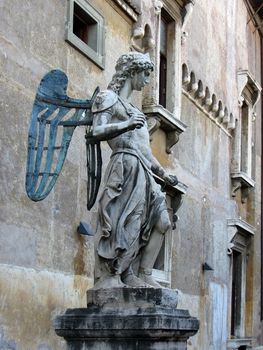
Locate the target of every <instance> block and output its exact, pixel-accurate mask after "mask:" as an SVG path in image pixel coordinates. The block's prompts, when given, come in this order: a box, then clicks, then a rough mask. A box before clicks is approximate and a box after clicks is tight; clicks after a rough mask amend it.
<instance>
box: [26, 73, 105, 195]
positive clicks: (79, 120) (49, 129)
mask: <svg viewBox="0 0 263 350" xmlns="http://www.w3.org/2000/svg"><path fill="white" fill-rule="evenodd" d="M67 86H68V78H67V76H66V74H65V73H64V72H62V71H61V70H53V71H50V72H49V73H47V74H46V75H45V76H44V77H43V79H42V80H41V82H40V85H39V87H38V90H37V94H36V97H35V101H34V105H33V110H32V114H31V123H30V128H29V135H28V155H27V172H26V191H27V195H28V197H29V198H30V199H32V200H33V201H40V200H43V199H44V198H46V196H47V195H48V194H49V193H50V191H51V190H52V188H53V187H54V185H55V183H56V180H57V178H58V176H59V174H60V172H61V169H62V166H63V163H64V161H65V158H66V155H67V150H68V147H69V144H70V141H71V138H72V135H73V132H74V130H75V127H76V126H78V125H86V126H88V125H92V113H91V105H92V103H93V100H94V98H95V97H96V95H97V93H98V91H99V90H98V88H97V89H96V91H95V93H94V95H93V97H92V99H91V100H78V99H73V98H70V97H68V96H67V94H66V91H67Z"/></svg>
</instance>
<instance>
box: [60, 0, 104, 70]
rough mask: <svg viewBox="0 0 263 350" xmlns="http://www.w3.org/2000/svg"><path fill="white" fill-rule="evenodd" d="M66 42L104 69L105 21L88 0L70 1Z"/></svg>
mask: <svg viewBox="0 0 263 350" xmlns="http://www.w3.org/2000/svg"><path fill="white" fill-rule="evenodd" d="M66 41H68V42H69V43H70V44H71V45H72V46H74V47H75V48H76V49H78V50H79V51H80V52H82V53H83V54H84V55H85V56H87V57H88V58H89V59H91V60H92V61H93V62H94V63H95V64H96V65H98V66H99V67H100V68H104V65H105V57H104V19H103V17H102V16H101V15H100V14H99V13H98V12H97V11H96V10H95V9H94V8H93V7H91V6H90V5H89V3H88V2H87V1H86V0H69V5H68V25H67V30H66Z"/></svg>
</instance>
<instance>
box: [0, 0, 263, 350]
mask: <svg viewBox="0 0 263 350" xmlns="http://www.w3.org/2000/svg"><path fill="white" fill-rule="evenodd" d="M150 2H151V1H150V0H149V1H144V3H147V4H148V3H150ZM89 3H90V4H91V5H92V6H94V7H95V8H96V9H97V10H98V11H99V12H100V13H101V14H102V15H103V16H104V18H105V53H106V55H105V57H106V61H105V70H102V69H100V68H99V67H97V66H96V65H95V64H94V63H92V62H91V61H90V60H89V59H87V58H86V57H85V56H84V55H82V54H81V53H80V52H78V51H77V50H76V49H74V48H73V47H71V46H70V45H69V44H68V43H66V42H65V39H64V38H65V26H66V22H67V2H66V1H59V0H52V1H51V0H45V1H44V0H38V1H33V0H27V1H23V2H21V1H15V0H11V1H7V0H3V1H1V3H0V18H1V19H0V96H1V97H0V111H1V112H0V115H1V118H0V135H1V136H0V142H1V150H2V152H1V157H0V160H1V191H0V203H1V204H0V205H1V210H0V216H1V224H0V310H1V311H0V349H15V350H17V349H19V350H21V349H22V350H29V349H30V350H31V349H38V350H48V349H52V350H54V349H65V342H64V341H63V340H61V339H60V338H59V337H57V336H56V335H55V333H54V330H53V327H52V320H53V318H54V317H55V316H56V315H58V314H60V313H62V312H63V311H64V310H65V309H67V308H71V307H84V306H85V300H86V296H85V293H86V290H87V289H88V288H90V287H91V286H92V285H93V268H94V253H93V238H92V237H89V238H86V239H84V238H83V237H80V236H79V235H78V234H77V227H78V225H79V222H80V221H81V220H82V221H86V222H90V223H91V224H92V226H93V229H94V230H95V226H96V220H95V217H96V205H95V207H94V208H93V209H92V211H91V212H88V211H87V210H86V185H87V184H86V158H85V157H86V155H85V137H84V136H85V131H84V128H79V129H77V130H76V131H75V133H74V136H73V139H72V142H71V145H70V148H69V151H68V156H67V159H66V161H65V164H64V167H63V171H62V173H61V175H60V178H59V180H58V181H57V184H56V186H55V189H54V190H53V191H52V192H51V193H50V195H49V196H48V197H47V199H45V200H44V201H43V202H39V203H33V202H32V201H30V200H29V199H28V198H27V196H26V194H25V186H24V183H25V168H26V157H27V153H26V152H27V132H28V126H29V120H30V113H31V109H32V104H33V100H34V95H35V91H36V89H37V86H38V83H39V81H40V79H41V78H42V76H43V75H44V74H45V73H46V72H48V71H49V70H51V69H55V68H61V69H63V70H64V71H65V72H66V74H67V75H68V78H69V88H68V94H69V95H70V96H72V97H75V98H89V97H91V95H92V94H93V91H94V89H95V88H96V86H98V85H99V86H100V87H101V89H104V88H106V86H107V83H108V82H109V81H110V79H111V76H112V74H113V71H114V64H115V61H116V59H117V58H118V57H119V55H120V54H122V53H125V52H127V51H129V49H130V44H131V40H130V39H131V34H132V27H133V22H132V20H131V19H130V18H129V17H128V16H127V15H126V14H125V13H124V12H123V11H121V10H120V8H119V7H118V6H117V5H116V3H115V2H114V1H110V0H107V1H103V0H92V1H91V0H89ZM164 3H165V4H166V7H167V6H168V7H169V6H170V5H171V8H172V7H174V6H175V2H174V1H170V2H169V1H164ZM169 3H171V4H170V5H169ZM178 3H180V1H178ZM148 5H149V4H148ZM149 6H152V7H153V6H154V2H152V3H151V5H149ZM179 12H180V11H179ZM144 15H145V17H144V18H147V14H144ZM148 15H149V16H153V15H152V13H151V14H148ZM157 15H158V14H156V13H155V16H157ZM149 21H150V22H151V21H153V19H152V18H149ZM181 22H182V20H180V21H178V23H177V25H178V26H177V30H178V31H179V32H176V40H177V41H178V40H180V39H181V33H180V26H181ZM247 22H248V14H247V9H246V6H245V3H244V1H243V0H233V1H227V0H221V1H220V2H216V1H209V0H200V1H196V3H195V6H194V10H193V14H192V16H191V18H190V20H189V21H188V24H187V26H186V31H187V32H188V36H187V38H186V41H185V42H184V44H183V45H182V46H181V43H180V45H179V46H177V47H179V48H178V50H179V52H178V51H177V52H176V53H174V56H173V59H174V61H173V63H174V65H175V66H177V67H178V69H177V70H178V71H179V72H181V66H182V64H183V63H185V64H187V66H188V68H189V71H190V72H191V71H192V72H194V73H195V76H196V79H197V81H198V80H199V79H200V80H201V81H202V83H203V86H204V87H206V86H207V87H209V90H210V92H211V95H212V94H213V93H214V94H215V95H216V97H217V100H222V103H223V105H224V106H227V108H228V111H229V113H230V112H231V113H233V116H234V118H237V117H238V115H239V112H240V110H239V106H238V97H239V93H240V91H239V90H238V84H237V72H238V70H240V69H245V70H249V71H250V72H251V74H252V75H253V76H254V77H255V78H256V79H257V80H258V81H259V82H260V74H261V71H260V37H259V34H258V31H254V26H253V23H252V22H250V23H249V24H248V25H247ZM157 30H158V28H157V27H153V28H152V32H153V37H154V39H155V40H158V35H157V32H156V31H157ZM156 43H157V41H156ZM177 44H178V43H177ZM178 57H180V60H179V59H178ZM157 69H158V67H157ZM177 78H178V77H177ZM175 79H176V76H175ZM179 79H181V75H180V78H179ZM174 86H175V88H177V87H178V86H180V84H179V81H175V82H174ZM180 96H181V109H180V115H177V117H180V119H181V121H182V122H183V123H185V124H186V125H187V129H186V131H185V132H184V133H182V134H181V135H180V138H179V141H178V143H177V144H176V145H175V146H174V147H173V148H172V153H171V154H167V153H166V152H165V146H164V143H165V136H164V133H162V132H160V131H157V132H156V133H155V134H154V135H153V141H152V147H153V150H154V152H155V155H156V156H157V158H158V159H159V160H160V162H161V163H162V164H163V165H164V166H165V168H166V169H167V171H169V172H170V173H174V174H176V175H177V176H178V178H179V180H180V181H182V182H183V183H184V184H186V185H187V186H188V190H187V193H186V194H185V196H184V200H183V204H182V206H181V208H180V211H179V212H178V216H179V221H178V223H177V229H176V231H175V232H174V233H173V249H172V254H173V255H172V265H171V278H172V288H177V289H179V290H180V292H179V295H180V303H179V307H181V308H187V309H189V310H190V313H191V315H192V316H196V317H197V318H199V320H200V331H199V332H198V333H197V335H196V336H194V337H192V338H190V340H189V344H188V346H189V349H191V350H201V349H202V350H203V349H205V350H207V349H209V350H222V349H226V347H227V339H228V338H229V336H230V320H229V308H230V293H231V289H230V285H231V281H230V278H229V276H230V270H231V264H230V257H229V255H228V254H227V249H228V244H229V232H228V227H227V220H228V219H238V218H241V219H243V220H246V221H247V222H248V223H249V224H251V225H253V226H254V227H255V228H256V232H255V235H254V237H253V238H252V240H251V246H250V250H249V255H248V272H247V276H248V278H247V282H246V283H247V290H248V291H249V292H248V293H247V296H246V320H245V325H246V334H245V335H246V336H248V337H253V338H255V341H254V343H255V346H256V345H262V344H263V343H261V341H262V340H261V338H260V334H261V324H260V228H261V221H260V214H261V207H260V202H261V189H260V181H261V180H260V179H261V137H262V135H261V111H260V103H259V104H258V105H257V109H256V112H257V117H256V119H255V121H254V124H253V130H254V134H253V143H254V148H253V169H254V170H253V178H254V180H255V181H256V187H255V190H252V191H251V192H250V194H249V197H248V199H247V202H246V204H244V203H241V198H240V197H239V195H237V198H233V197H232V195H231V190H232V183H231V177H230V172H231V160H232V145H233V135H234V134H233V132H232V131H231V130H228V131H226V128H222V127H220V125H218V123H217V122H215V121H214V120H212V119H211V118H209V117H208V116H207V114H206V113H204V111H203V110H202V109H200V108H198V106H197V104H196V103H194V102H193V100H191V99H190V98H189V96H188V95H187V94H185V93H182V95H181V92H180ZM135 102H136V103H137V104H138V105H139V106H140V103H141V95H139V94H138V95H136V97H135ZM102 150H103V159H104V164H106V163H107V160H108V158H109V154H110V153H109V150H108V148H107V146H106V144H104V143H103V144H102ZM204 262H206V263H208V264H209V265H210V266H211V267H212V268H213V271H207V272H204V271H203V269H202V264H203V263H204Z"/></svg>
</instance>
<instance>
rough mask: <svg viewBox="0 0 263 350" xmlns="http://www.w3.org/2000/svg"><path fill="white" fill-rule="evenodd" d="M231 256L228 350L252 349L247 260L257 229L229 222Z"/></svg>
mask: <svg viewBox="0 0 263 350" xmlns="http://www.w3.org/2000/svg"><path fill="white" fill-rule="evenodd" d="M228 230H229V247H230V248H229V252H228V254H229V256H230V266H231V269H230V271H231V273H230V286H229V287H230V290H231V294H230V295H231V300H230V309H229V311H230V318H229V319H230V324H229V335H230V339H229V340H228V349H248V348H249V349H250V347H249V346H250V345H251V338H248V337H246V332H245V329H246V320H247V318H248V317H249V316H251V315H248V314H246V305H245V300H246V295H247V291H249V288H250V285H249V284H248V283H249V282H248V281H247V277H246V275H247V259H248V254H249V246H250V242H251V238H252V237H253V235H254V233H255V228H254V227H253V226H251V225H249V224H248V223H247V222H245V221H243V220H240V219H231V220H228Z"/></svg>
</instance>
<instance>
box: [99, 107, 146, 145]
mask: <svg viewBox="0 0 263 350" xmlns="http://www.w3.org/2000/svg"><path fill="white" fill-rule="evenodd" d="M112 117H113V110H112V108H110V109H109V110H106V111H103V112H99V113H94V117H93V131H92V134H93V136H94V137H95V138H96V139H98V140H100V141H103V140H109V139H112V138H114V137H116V136H119V135H121V134H123V133H125V132H127V131H130V130H133V129H135V128H141V127H142V126H143V125H144V118H143V117H142V116H134V117H133V118H130V119H128V120H124V121H123V120H117V121H114V122H112Z"/></svg>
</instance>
